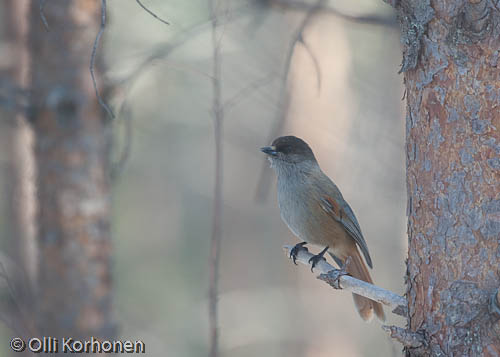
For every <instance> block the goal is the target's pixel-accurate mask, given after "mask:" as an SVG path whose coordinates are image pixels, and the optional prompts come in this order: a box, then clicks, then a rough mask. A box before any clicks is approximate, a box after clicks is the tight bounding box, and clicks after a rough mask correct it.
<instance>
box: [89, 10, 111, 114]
mask: <svg viewBox="0 0 500 357" xmlns="http://www.w3.org/2000/svg"><path fill="white" fill-rule="evenodd" d="M105 28H106V0H101V26H100V28H99V32H98V33H97V36H96V38H95V41H94V46H93V47H92V55H91V56H90V76H91V77H92V84H93V85H94V90H95V95H96V97H97V100H98V102H99V104H100V105H101V107H103V108H104V110H106V112H107V113H108V115H109V116H111V118H113V119H114V118H115V115H114V114H113V111H112V110H111V109H110V108H109V107H108V105H107V104H106V103H104V100H103V99H102V97H101V95H100V94H99V90H98V89H97V82H96V79H95V74H94V64H95V57H96V53H97V46H99V41H100V40H101V36H102V34H103V32H104V29H105Z"/></svg>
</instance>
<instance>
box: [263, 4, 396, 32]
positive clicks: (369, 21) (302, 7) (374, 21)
mask: <svg viewBox="0 0 500 357" xmlns="http://www.w3.org/2000/svg"><path fill="white" fill-rule="evenodd" d="M269 1H270V3H271V5H274V6H277V7H279V8H282V9H284V10H295V11H310V10H311V8H314V7H315V6H317V5H315V4H311V3H308V2H304V1H294V0H292V1H290V0H269ZM317 10H318V11H321V12H322V13H324V14H326V15H332V16H336V17H338V18H341V19H343V20H346V21H349V22H354V23H357V24H361V25H376V26H387V27H394V28H398V23H397V21H396V17H395V16H380V15H364V16H352V15H348V14H344V13H342V12H340V11H339V10H337V9H335V8H333V7H331V6H328V5H325V4H322V5H321V6H320V7H319V9H317Z"/></svg>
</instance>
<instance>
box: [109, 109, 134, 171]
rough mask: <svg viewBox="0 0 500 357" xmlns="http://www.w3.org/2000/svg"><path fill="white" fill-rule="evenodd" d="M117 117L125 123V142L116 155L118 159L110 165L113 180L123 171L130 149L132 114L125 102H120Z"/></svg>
mask: <svg viewBox="0 0 500 357" xmlns="http://www.w3.org/2000/svg"><path fill="white" fill-rule="evenodd" d="M118 118H123V121H124V125H125V133H124V136H125V138H124V140H125V144H124V145H123V149H122V150H121V152H120V154H119V155H118V160H116V162H115V163H113V164H112V165H111V179H112V180H115V179H116V178H117V177H118V176H119V175H120V174H121V172H122V171H123V168H124V167H125V164H126V162H127V161H128V159H129V157H130V152H131V151H132V116H131V115H130V109H129V108H128V106H127V103H125V102H124V103H122V105H121V107H120V110H119V113H118Z"/></svg>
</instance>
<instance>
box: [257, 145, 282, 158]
mask: <svg viewBox="0 0 500 357" xmlns="http://www.w3.org/2000/svg"><path fill="white" fill-rule="evenodd" d="M260 151H262V152H263V153H264V154H267V155H269V156H276V155H278V152H277V151H276V147H274V146H264V147H263V148H260Z"/></svg>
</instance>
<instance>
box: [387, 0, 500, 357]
mask: <svg viewBox="0 0 500 357" xmlns="http://www.w3.org/2000/svg"><path fill="white" fill-rule="evenodd" d="M396 3H397V4H396V8H397V10H398V12H399V19H400V22H401V25H402V44H403V54H404V59H403V65H402V71H404V72H405V74H404V80H405V84H406V93H407V115H406V137H407V141H406V153H407V161H406V164H407V189H408V212H407V214H408V241H409V254H408V266H407V268H408V272H407V277H406V278H407V297H408V303H409V318H408V324H409V328H410V330H412V331H414V332H419V333H423V335H424V336H425V339H426V344H425V345H426V347H425V348H424V347H420V348H414V349H409V350H407V352H408V354H409V355H412V356H413V355H432V356H444V355H446V356H499V355H500V337H499V336H500V334H499V332H500V325H499V322H498V318H497V317H495V316H493V315H491V314H490V313H489V310H488V303H489V298H490V296H491V295H492V294H493V293H494V292H495V291H496V289H497V288H498V287H499V286H500V271H499V261H500V245H499V237H500V184H499V178H500V171H499V170H500V142H499V139H500V138H499V132H498V130H499V126H500V62H499V50H500V12H499V9H498V8H497V7H496V6H495V4H494V2H490V1H485V0H474V1H473V0H470V1H463V0H462V1H451V0H448V1H442V2H434V1H432V2H430V1H429V0H428V1H417V0H415V1H412V0H407V1H401V2H396Z"/></svg>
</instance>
